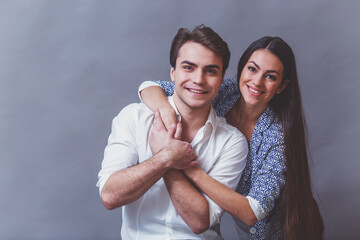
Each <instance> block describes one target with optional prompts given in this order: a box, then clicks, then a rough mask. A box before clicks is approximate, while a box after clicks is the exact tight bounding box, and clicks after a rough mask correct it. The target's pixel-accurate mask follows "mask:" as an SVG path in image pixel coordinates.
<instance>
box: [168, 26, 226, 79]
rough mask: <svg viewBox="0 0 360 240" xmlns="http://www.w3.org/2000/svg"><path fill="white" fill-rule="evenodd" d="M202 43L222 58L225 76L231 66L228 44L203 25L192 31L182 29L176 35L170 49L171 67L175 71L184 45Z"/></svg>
mask: <svg viewBox="0 0 360 240" xmlns="http://www.w3.org/2000/svg"><path fill="white" fill-rule="evenodd" d="M189 41H191V42H196V43H200V44H201V45H203V46H204V47H206V48H208V49H210V50H211V51H213V52H214V53H215V54H216V55H217V56H219V57H221V59H222V64H223V70H222V74H223V75H224V73H225V71H226V69H227V68H228V66H229V60H230V50H229V47H228V45H227V43H226V42H225V41H224V40H223V39H222V38H221V37H220V36H219V34H217V33H216V32H215V31H214V30H212V29H211V28H210V27H207V26H205V25H204V24H201V25H199V26H196V27H195V28H194V30H192V31H190V30H189V29H187V28H180V29H179V30H178V32H177V34H176V35H175V37H174V39H173V41H172V43H171V49H170V65H171V66H172V67H173V68H174V69H175V66H176V59H177V57H178V53H179V50H180V48H181V47H182V45H184V44H185V43H186V42H189Z"/></svg>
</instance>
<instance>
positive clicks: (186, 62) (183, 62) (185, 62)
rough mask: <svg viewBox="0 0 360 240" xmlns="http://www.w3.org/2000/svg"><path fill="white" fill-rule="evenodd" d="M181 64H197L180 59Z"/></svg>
mask: <svg viewBox="0 0 360 240" xmlns="http://www.w3.org/2000/svg"><path fill="white" fill-rule="evenodd" d="M181 64H188V65H190V66H197V65H196V64H195V63H193V62H190V61H187V60H184V61H182V62H181Z"/></svg>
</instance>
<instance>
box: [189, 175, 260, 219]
mask: <svg viewBox="0 0 360 240" xmlns="http://www.w3.org/2000/svg"><path fill="white" fill-rule="evenodd" d="M184 172H185V174H186V175H187V177H188V178H189V179H190V180H191V181H192V182H193V183H194V184H195V185H196V186H197V187H198V188H200V190H201V191H203V192H204V193H205V194H206V195H207V196H208V197H209V198H210V199H211V200H213V201H214V202H215V203H216V204H218V205H219V206H220V207H221V208H222V209H224V210H225V211H227V212H228V213H230V214H231V215H232V216H234V217H236V218H238V219H240V220H241V221H243V222H244V223H246V224H247V225H249V226H252V225H254V224H255V223H256V222H257V219H256V216H255V214H254V212H253V210H252V209H251V207H250V204H249V201H248V199H247V198H246V197H244V196H242V195H241V194H239V193H237V192H235V191H234V190H232V189H231V188H229V187H227V186H225V185H223V184H222V183H220V182H218V181H216V180H215V179H213V178H212V177H210V176H209V175H208V174H207V173H206V172H205V171H203V170H202V169H200V168H188V169H185V170H184Z"/></svg>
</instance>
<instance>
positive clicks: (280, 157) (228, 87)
mask: <svg viewBox="0 0 360 240" xmlns="http://www.w3.org/2000/svg"><path fill="white" fill-rule="evenodd" d="M155 82H156V83H158V84H159V85H160V86H161V87H162V88H163V89H164V91H165V92H166V94H167V95H172V94H173V92H174V85H173V83H172V82H169V81H155ZM239 98H240V91H239V89H238V83H237V81H236V80H235V79H225V80H224V83H223V84H222V85H221V87H220V90H219V93H218V95H217V96H216V98H215V99H214V101H213V107H214V109H215V111H216V113H217V114H218V115H219V116H223V117H224V116H225V115H226V114H227V113H228V112H229V111H230V109H231V108H232V107H233V106H234V104H235V103H236V101H237V100H238V99H239ZM285 168H286V166H285V155H284V135H283V131H282V124H281V122H280V121H279V119H278V118H277V117H276V116H275V114H274V113H273V112H272V110H271V109H270V108H269V107H267V108H266V109H265V111H264V112H263V113H262V114H261V116H260V118H259V120H258V121H257V123H256V126H255V129H254V131H253V134H252V136H251V140H250V146H249V153H248V160H247V163H246V167H245V169H244V171H243V175H242V177H241V180H240V182H239V186H238V188H237V192H239V193H240V194H241V195H243V196H250V197H252V198H254V199H255V200H257V201H258V202H259V204H260V205H261V207H262V209H263V210H264V212H265V215H266V216H265V217H264V218H263V219H262V220H260V221H258V222H257V223H256V224H255V225H254V226H252V227H249V226H246V225H245V224H244V223H243V222H242V221H240V220H238V219H235V218H234V221H235V224H236V225H237V226H238V227H237V231H238V234H239V238H240V236H244V234H245V236H246V235H247V236H249V233H250V237H251V239H253V240H255V239H256V240H260V239H261V240H262V239H264V240H265V239H266V240H277V239H280V206H279V204H280V190H281V189H282V187H283V186H284V184H285ZM244 226H245V229H246V228H247V229H248V232H247V233H244Z"/></svg>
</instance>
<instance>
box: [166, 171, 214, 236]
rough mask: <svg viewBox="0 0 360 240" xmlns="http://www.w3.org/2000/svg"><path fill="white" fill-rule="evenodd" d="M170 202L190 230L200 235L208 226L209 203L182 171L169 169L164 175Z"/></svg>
mask: <svg viewBox="0 0 360 240" xmlns="http://www.w3.org/2000/svg"><path fill="white" fill-rule="evenodd" d="M164 181H165V184H166V187H167V189H168V192H169V195H170V197H171V200H172V202H173V204H174V206H175V208H176V211H177V212H178V213H179V214H180V216H181V217H182V218H183V220H184V221H185V222H186V224H187V225H188V226H189V227H190V228H191V230H192V231H193V232H194V233H196V234H200V233H202V232H204V231H206V230H207V229H208V228H209V225H210V220H209V218H210V216H209V203H208V202H207V200H206V199H205V197H204V196H203V195H202V194H201V193H199V191H198V190H197V189H195V187H194V186H193V185H192V184H191V183H190V182H189V180H188V179H187V177H186V176H185V175H184V174H183V172H182V171H179V170H175V169H171V170H169V171H168V172H167V173H166V174H165V175H164Z"/></svg>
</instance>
